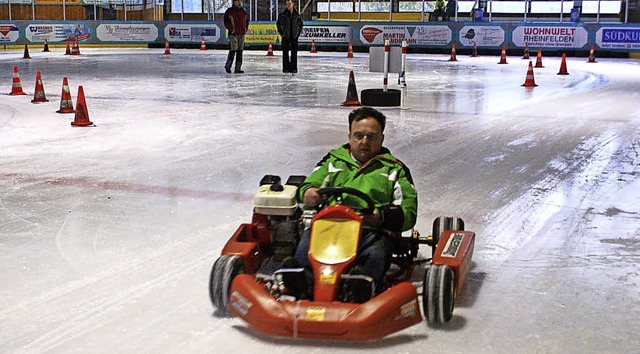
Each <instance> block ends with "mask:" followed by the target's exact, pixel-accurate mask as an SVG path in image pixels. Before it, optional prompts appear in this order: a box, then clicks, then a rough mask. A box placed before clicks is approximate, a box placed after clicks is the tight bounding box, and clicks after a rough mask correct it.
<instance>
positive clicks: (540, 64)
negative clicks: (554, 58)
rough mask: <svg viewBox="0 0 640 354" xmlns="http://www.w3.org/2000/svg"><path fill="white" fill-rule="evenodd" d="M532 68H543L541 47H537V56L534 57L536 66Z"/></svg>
mask: <svg viewBox="0 0 640 354" xmlns="http://www.w3.org/2000/svg"><path fill="white" fill-rule="evenodd" d="M534 68H544V66H543V65H542V49H538V57H537V58H536V66H534Z"/></svg>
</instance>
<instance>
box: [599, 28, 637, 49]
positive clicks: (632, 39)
mask: <svg viewBox="0 0 640 354" xmlns="http://www.w3.org/2000/svg"><path fill="white" fill-rule="evenodd" d="M596 44H597V45H598V46H599V47H600V48H606V49H636V50H637V49H640V28H629V27H625V28H620V27H618V28H615V27H603V28H601V29H599V30H598V32H596Z"/></svg>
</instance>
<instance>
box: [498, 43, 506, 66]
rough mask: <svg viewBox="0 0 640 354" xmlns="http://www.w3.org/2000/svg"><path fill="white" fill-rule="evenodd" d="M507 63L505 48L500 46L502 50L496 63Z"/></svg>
mask: <svg viewBox="0 0 640 354" xmlns="http://www.w3.org/2000/svg"><path fill="white" fill-rule="evenodd" d="M506 63H507V49H506V48H505V47H504V46H502V52H501V53H500V62H499V63H498V64H506Z"/></svg>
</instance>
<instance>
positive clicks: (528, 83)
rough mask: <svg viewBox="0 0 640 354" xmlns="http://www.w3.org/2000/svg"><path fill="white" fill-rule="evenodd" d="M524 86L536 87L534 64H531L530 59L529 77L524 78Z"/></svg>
mask: <svg viewBox="0 0 640 354" xmlns="http://www.w3.org/2000/svg"><path fill="white" fill-rule="evenodd" d="M522 86H523V87H536V86H538V85H536V80H535V79H534V77H533V65H532V64H531V60H529V69H527V77H526V79H525V80H524V84H522Z"/></svg>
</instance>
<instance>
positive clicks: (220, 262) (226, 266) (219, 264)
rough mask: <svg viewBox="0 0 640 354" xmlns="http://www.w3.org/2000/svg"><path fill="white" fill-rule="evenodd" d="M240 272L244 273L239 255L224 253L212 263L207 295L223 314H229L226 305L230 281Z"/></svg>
mask: <svg viewBox="0 0 640 354" xmlns="http://www.w3.org/2000/svg"><path fill="white" fill-rule="evenodd" d="M241 273H244V264H243V263H242V259H241V258H240V257H239V256H235V255H226V254H225V255H222V256H220V257H219V258H218V259H216V261H215V263H213V267H212V268H211V276H210V278H209V297H210V298H211V303H213V306H214V307H215V308H217V309H218V311H220V313H221V314H223V315H230V313H229V311H228V310H227V305H228V304H229V290H230V289H231V282H232V281H233V278H235V277H236V275H238V274H241Z"/></svg>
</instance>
